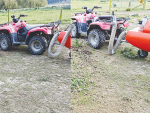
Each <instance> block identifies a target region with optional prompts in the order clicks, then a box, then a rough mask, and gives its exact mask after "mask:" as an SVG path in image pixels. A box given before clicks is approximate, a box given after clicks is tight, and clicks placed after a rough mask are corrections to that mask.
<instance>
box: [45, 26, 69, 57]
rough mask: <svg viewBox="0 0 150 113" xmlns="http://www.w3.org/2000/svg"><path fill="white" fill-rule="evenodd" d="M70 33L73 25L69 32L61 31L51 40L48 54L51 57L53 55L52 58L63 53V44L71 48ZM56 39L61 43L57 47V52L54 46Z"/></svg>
mask: <svg viewBox="0 0 150 113" xmlns="http://www.w3.org/2000/svg"><path fill="white" fill-rule="evenodd" d="M70 33H71V26H70V28H69V30H68V31H67V32H65V31H61V32H58V33H56V34H55V35H54V36H53V38H52V40H51V42H50V45H49V48H48V56H49V57H51V58H54V57H57V56H58V55H59V54H60V53H61V51H62V48H63V46H65V47H67V48H69V49H70V48H71V35H70ZM56 41H58V42H59V43H60V45H59V48H58V49H57V51H56V52H55V53H53V52H52V48H53V46H54V44H55V42H56Z"/></svg>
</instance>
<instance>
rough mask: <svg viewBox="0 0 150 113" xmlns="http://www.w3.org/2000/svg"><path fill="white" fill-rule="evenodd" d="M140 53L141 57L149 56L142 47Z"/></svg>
mask: <svg viewBox="0 0 150 113" xmlns="http://www.w3.org/2000/svg"><path fill="white" fill-rule="evenodd" d="M138 55H139V57H140V58H145V57H147V56H148V52H147V51H144V50H141V49H140V50H138Z"/></svg>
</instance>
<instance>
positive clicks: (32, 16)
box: [0, 9, 71, 27]
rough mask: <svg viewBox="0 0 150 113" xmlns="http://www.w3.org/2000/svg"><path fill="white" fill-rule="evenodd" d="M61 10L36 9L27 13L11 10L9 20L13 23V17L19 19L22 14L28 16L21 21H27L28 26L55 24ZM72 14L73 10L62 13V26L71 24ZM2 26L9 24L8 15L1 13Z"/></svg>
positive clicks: (64, 10)
mask: <svg viewBox="0 0 150 113" xmlns="http://www.w3.org/2000/svg"><path fill="white" fill-rule="evenodd" d="M60 11H61V10H60V9H34V10H25V11H22V10H21V11H20V10H16V11H13V10H12V11H11V10H10V14H9V15H10V16H9V20H10V21H11V20H12V18H11V15H15V16H16V17H19V15H20V14H24V15H28V16H27V17H22V18H21V19H20V20H26V21H27V23H28V24H47V23H49V22H54V21H57V20H59V17H60ZM70 14H71V10H67V9H63V12H62V23H61V25H60V26H64V27H65V26H66V27H67V25H68V24H70V22H71V21H70ZM0 17H1V20H0V24H3V23H7V22H8V13H7V12H4V13H3V12H1V13H0Z"/></svg>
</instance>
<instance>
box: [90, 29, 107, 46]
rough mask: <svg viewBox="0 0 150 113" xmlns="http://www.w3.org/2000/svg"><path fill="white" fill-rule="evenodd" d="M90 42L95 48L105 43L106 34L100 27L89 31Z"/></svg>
mask: <svg viewBox="0 0 150 113" xmlns="http://www.w3.org/2000/svg"><path fill="white" fill-rule="evenodd" d="M88 42H89V44H90V46H91V47H93V48H94V49H99V48H101V47H102V46H103V45H104V44H105V34H104V32H103V31H102V30H100V29H93V30H91V31H90V32H89V35H88Z"/></svg>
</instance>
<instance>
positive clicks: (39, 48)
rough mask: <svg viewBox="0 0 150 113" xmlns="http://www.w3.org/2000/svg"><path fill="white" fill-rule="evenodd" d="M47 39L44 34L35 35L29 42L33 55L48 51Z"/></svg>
mask: <svg viewBox="0 0 150 113" xmlns="http://www.w3.org/2000/svg"><path fill="white" fill-rule="evenodd" d="M47 45H48V44H47V40H46V39H45V38H44V37H42V36H33V37H32V38H31V39H30V41H29V44H28V49H29V51H30V52H31V53H32V54H33V55H41V54H43V53H44V52H45V51H46V48H47Z"/></svg>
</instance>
